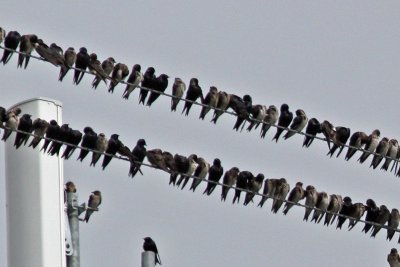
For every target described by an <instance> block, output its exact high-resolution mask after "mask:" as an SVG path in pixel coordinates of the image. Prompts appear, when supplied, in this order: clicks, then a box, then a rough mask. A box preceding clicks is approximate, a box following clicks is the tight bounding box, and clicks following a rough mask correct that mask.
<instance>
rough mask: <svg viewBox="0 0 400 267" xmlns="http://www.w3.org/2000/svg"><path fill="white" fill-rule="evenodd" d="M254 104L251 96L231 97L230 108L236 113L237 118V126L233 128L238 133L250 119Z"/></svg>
mask: <svg viewBox="0 0 400 267" xmlns="http://www.w3.org/2000/svg"><path fill="white" fill-rule="evenodd" d="M252 103H253V100H252V98H251V96H250V95H244V96H243V98H240V97H238V96H237V95H231V98H230V102H229V107H230V108H231V109H233V111H235V113H236V116H237V118H236V122H235V125H234V126H233V129H234V130H236V131H238V130H239V128H240V126H242V125H243V126H242V129H243V127H244V124H245V121H246V120H249V118H250V117H249V115H250V112H251V108H252V106H253V104H252Z"/></svg>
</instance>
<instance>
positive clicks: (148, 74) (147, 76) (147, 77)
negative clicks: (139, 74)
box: [139, 67, 156, 105]
mask: <svg viewBox="0 0 400 267" xmlns="http://www.w3.org/2000/svg"><path fill="white" fill-rule="evenodd" d="M155 72H156V70H155V69H154V68H153V67H148V68H147V70H146V71H145V72H144V75H143V81H142V87H145V88H153V84H154V80H155V79H156V75H155ZM148 93H149V90H147V89H143V88H140V93H139V104H143V105H144V102H145V101H146V97H147V94H148Z"/></svg>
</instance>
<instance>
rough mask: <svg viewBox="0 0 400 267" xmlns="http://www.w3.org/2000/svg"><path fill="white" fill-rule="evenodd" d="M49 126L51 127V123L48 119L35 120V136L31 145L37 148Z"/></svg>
mask: <svg viewBox="0 0 400 267" xmlns="http://www.w3.org/2000/svg"><path fill="white" fill-rule="evenodd" d="M47 127H49V123H48V122H47V121H46V120H42V119H40V118H37V119H35V120H34V121H33V123H32V128H33V134H34V135H35V137H33V139H32V141H31V143H30V144H29V146H31V147H32V148H35V147H36V146H37V145H38V144H39V143H40V141H41V140H42V138H43V137H44V135H45V133H46V131H47Z"/></svg>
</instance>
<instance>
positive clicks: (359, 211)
mask: <svg viewBox="0 0 400 267" xmlns="http://www.w3.org/2000/svg"><path fill="white" fill-rule="evenodd" d="M365 208H366V207H365V206H364V204H362V203H355V204H353V206H352V209H351V213H350V215H349V216H350V217H352V218H351V219H349V226H348V228H349V231H350V230H351V229H353V227H354V226H355V225H356V224H357V222H358V221H359V220H360V219H361V217H362V216H363V215H364V213H365Z"/></svg>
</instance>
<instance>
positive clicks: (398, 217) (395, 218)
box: [386, 209, 400, 241]
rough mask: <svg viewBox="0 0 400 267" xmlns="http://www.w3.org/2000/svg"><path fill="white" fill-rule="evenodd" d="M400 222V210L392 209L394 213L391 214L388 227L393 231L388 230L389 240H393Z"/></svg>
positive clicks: (387, 237)
mask: <svg viewBox="0 0 400 267" xmlns="http://www.w3.org/2000/svg"><path fill="white" fill-rule="evenodd" d="M399 222H400V214H399V210H398V209H392V212H390V217H389V221H388V227H389V228H391V229H389V228H388V229H387V236H386V239H387V240H389V241H390V240H392V238H393V235H394V233H395V230H394V229H397V227H398V226H399Z"/></svg>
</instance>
